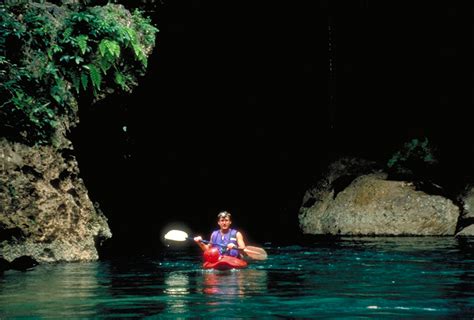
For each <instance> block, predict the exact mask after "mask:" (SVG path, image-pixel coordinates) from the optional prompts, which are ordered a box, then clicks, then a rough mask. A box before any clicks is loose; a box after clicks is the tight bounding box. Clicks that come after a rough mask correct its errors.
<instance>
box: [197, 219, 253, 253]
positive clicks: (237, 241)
mask: <svg viewBox="0 0 474 320" xmlns="http://www.w3.org/2000/svg"><path fill="white" fill-rule="evenodd" d="M217 224H218V225H219V230H215V231H214V232H213V233H212V234H211V239H210V241H209V244H205V243H203V242H201V240H202V237H201V236H197V237H195V238H194V241H196V243H197V244H198V245H199V247H200V248H201V249H202V250H203V251H204V252H206V251H207V250H208V249H210V248H218V249H219V251H220V255H228V256H232V257H239V258H241V257H242V254H241V253H242V252H243V251H242V250H243V249H244V248H245V241H244V237H243V236H242V233H240V232H239V231H237V230H235V229H232V228H231V227H230V225H231V224H232V215H231V214H230V213H229V212H227V211H222V212H220V213H219V214H218V215H217Z"/></svg>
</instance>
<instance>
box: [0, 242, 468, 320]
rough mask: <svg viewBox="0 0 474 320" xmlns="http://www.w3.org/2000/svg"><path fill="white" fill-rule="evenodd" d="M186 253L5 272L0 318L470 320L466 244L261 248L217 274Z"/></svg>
mask: <svg viewBox="0 0 474 320" xmlns="http://www.w3.org/2000/svg"><path fill="white" fill-rule="evenodd" d="M194 249H195V248H189V249H187V250H185V249H179V250H178V249H175V248H168V249H166V250H165V251H163V252H161V253H159V254H157V255H156V256H155V257H145V256H138V257H128V258H120V259H111V260H105V261H98V262H93V263H72V264H55V265H40V266H38V267H36V268H34V269H32V270H30V271H27V272H20V271H13V270H9V271H7V272H5V273H4V274H3V276H0V319H13V318H38V319H48V318H60V319H66V318H67V319H71V318H115V319H117V318H127V317H130V318H156V319H159V318H170V319H171V318H172V319H175V318H204V317H206V318H207V317H210V318H259V319H260V318H267V319H268V318H318V319H320V318H357V319H364V318H367V319H368V318H371V319H373V318H377V319H379V318H393V319H412V318H417V319H418V318H429V319H446V318H457V319H459V318H461V319H463V318H465V319H472V318H473V317H474V240H462V239H453V238H431V237H419V238H356V239H353V238H343V239H341V240H338V241H331V242H319V241H318V242H312V243H310V244H307V245H294V246H281V247H278V246H275V245H271V244H267V246H265V249H266V250H267V252H268V253H269V259H268V260H267V261H265V262H255V263H253V264H251V265H250V266H249V268H247V269H245V270H234V271H227V272H220V271H204V270H202V269H201V268H200V263H199V262H200V256H199V252H198V251H197V250H194Z"/></svg>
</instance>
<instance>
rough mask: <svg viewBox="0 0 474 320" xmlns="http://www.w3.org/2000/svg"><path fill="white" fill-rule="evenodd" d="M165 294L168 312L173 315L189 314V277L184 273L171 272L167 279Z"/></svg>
mask: <svg viewBox="0 0 474 320" xmlns="http://www.w3.org/2000/svg"><path fill="white" fill-rule="evenodd" d="M164 288H165V290H164V293H165V294H167V295H168V297H167V298H166V299H165V300H166V305H167V308H166V309H167V310H166V311H167V312H168V313H171V314H186V313H188V312H189V306H188V302H187V295H189V293H190V285H189V275H188V274H186V273H184V272H169V273H168V275H167V276H166V277H165V283H164Z"/></svg>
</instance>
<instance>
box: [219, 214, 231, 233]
mask: <svg viewBox="0 0 474 320" xmlns="http://www.w3.org/2000/svg"><path fill="white" fill-rule="evenodd" d="M217 224H218V225H219V227H220V228H221V229H222V230H228V229H229V228H230V225H231V224H232V221H231V220H230V219H229V217H225V218H219V220H217Z"/></svg>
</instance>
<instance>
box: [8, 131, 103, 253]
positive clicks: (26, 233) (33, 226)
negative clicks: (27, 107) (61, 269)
mask: <svg viewBox="0 0 474 320" xmlns="http://www.w3.org/2000/svg"><path fill="white" fill-rule="evenodd" d="M110 237H111V232H110V229H109V226H108V224H107V219H106V217H105V216H104V215H103V214H102V213H101V212H100V210H98V208H95V207H94V205H93V204H92V202H91V200H90V199H89V196H88V193H87V189H86V187H85V186H84V182H83V181H82V179H81V178H80V175H79V169H78V164H77V161H76V159H75V157H74V156H73V155H72V149H71V147H69V148H63V149H59V150H58V149H56V148H54V147H52V146H33V147H30V146H26V145H23V144H20V143H12V142H9V141H7V140H5V139H0V258H1V257H3V259H5V260H7V261H10V262H11V261H13V260H15V259H16V258H19V257H22V256H27V257H31V258H33V259H35V260H36V261H38V262H56V261H86V260H95V259H97V258H98V253H97V249H96V244H98V243H99V242H100V241H102V240H104V239H107V238H110Z"/></svg>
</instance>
